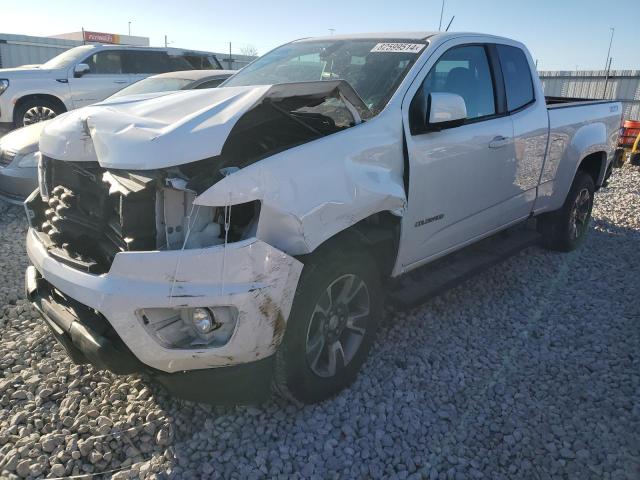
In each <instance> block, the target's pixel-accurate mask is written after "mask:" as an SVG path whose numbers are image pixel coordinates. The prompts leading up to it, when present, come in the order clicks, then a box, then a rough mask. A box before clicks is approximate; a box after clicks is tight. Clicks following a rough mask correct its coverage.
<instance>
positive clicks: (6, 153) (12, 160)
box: [0, 70, 235, 203]
mask: <svg viewBox="0 0 640 480" xmlns="http://www.w3.org/2000/svg"><path fill="white" fill-rule="evenodd" d="M234 73H235V71H234V70H215V71H211V70H183V71H180V72H170V73H161V74H159V75H153V76H151V77H147V78H145V79H143V80H139V81H138V82H136V83H134V84H133V85H129V86H128V87H125V88H123V89H122V90H119V91H117V92H116V93H114V94H113V95H111V96H110V97H109V99H114V98H118V99H119V98H121V97H124V96H128V95H141V94H147V93H158V92H171V91H176V90H194V89H202V88H215V87H217V86H218V85H220V84H221V83H222V82H223V81H225V80H226V79H227V78H229V77H230V76H231V75H233V74H234ZM48 121H50V120H45V121H42V122H38V123H34V124H32V125H28V126H26V127H22V128H19V129H17V130H14V131H12V132H10V133H8V134H7V135H5V136H4V137H1V138H0V199H2V200H5V201H8V202H10V203H22V202H24V199H25V198H27V196H28V195H29V194H30V193H31V192H33V191H34V190H35V189H36V188H37V187H38V140H39V139H40V132H42V129H43V128H44V126H45V125H46V123H47V122H48Z"/></svg>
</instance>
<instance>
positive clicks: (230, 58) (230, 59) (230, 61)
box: [228, 42, 233, 70]
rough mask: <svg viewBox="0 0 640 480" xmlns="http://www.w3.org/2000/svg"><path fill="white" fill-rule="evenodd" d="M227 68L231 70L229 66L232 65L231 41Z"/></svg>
mask: <svg viewBox="0 0 640 480" xmlns="http://www.w3.org/2000/svg"><path fill="white" fill-rule="evenodd" d="M228 62H229V70H231V67H232V66H233V58H232V57H231V42H229V61H228Z"/></svg>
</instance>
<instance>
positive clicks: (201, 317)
mask: <svg viewBox="0 0 640 480" xmlns="http://www.w3.org/2000/svg"><path fill="white" fill-rule="evenodd" d="M191 321H192V322H193V326H194V328H195V329H196V331H197V332H198V333H199V334H201V335H206V334H207V333H209V332H211V331H212V330H215V329H216V328H219V327H220V324H219V323H217V322H216V317H215V316H214V315H213V312H212V311H211V310H209V309H208V308H194V309H193V313H192V315H191Z"/></svg>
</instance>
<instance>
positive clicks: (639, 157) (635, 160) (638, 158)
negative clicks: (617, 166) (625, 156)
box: [629, 152, 640, 167]
mask: <svg viewBox="0 0 640 480" xmlns="http://www.w3.org/2000/svg"><path fill="white" fill-rule="evenodd" d="M629 163H630V164H631V165H634V166H636V167H640V152H634V153H632V154H631V156H630V157H629Z"/></svg>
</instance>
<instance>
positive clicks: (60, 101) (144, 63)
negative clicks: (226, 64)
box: [0, 44, 222, 132]
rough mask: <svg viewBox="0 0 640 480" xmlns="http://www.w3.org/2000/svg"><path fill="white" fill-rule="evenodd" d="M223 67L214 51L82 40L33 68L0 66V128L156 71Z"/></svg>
mask: <svg viewBox="0 0 640 480" xmlns="http://www.w3.org/2000/svg"><path fill="white" fill-rule="evenodd" d="M194 69H195V70H220V69H222V67H221V65H220V62H218V60H217V59H216V57H215V55H214V54H212V53H209V52H196V51H188V50H182V49H177V48H150V47H133V46H127V45H96V44H94V45H82V46H79V47H75V48H72V49H70V50H67V51H65V52H63V53H61V54H60V55H58V56H56V57H54V58H52V59H51V60H49V61H48V62H46V63H44V64H42V65H39V66H35V67H32V68H25V67H19V68H4V69H0V132H1V131H8V130H11V129H13V128H19V127H22V126H25V125H30V124H32V123H36V122H40V121H42V120H48V119H51V118H53V117H55V116H56V115H59V114H60V113H63V112H66V111H68V110H73V109H74V108H79V107H83V106H86V105H89V104H92V103H96V102H99V101H100V100H103V99H105V98H107V97H108V96H109V95H111V94H113V93H115V92H117V91H118V90H120V89H122V88H123V87H126V86H127V85H131V84H132V83H135V82H137V81H138V80H141V79H142V78H145V77H148V76H149V75H153V74H155V73H165V72H172V71H176V70H194Z"/></svg>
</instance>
